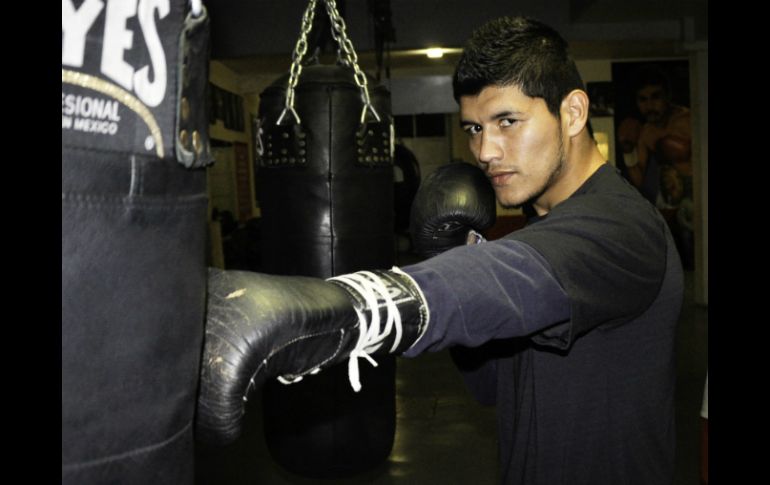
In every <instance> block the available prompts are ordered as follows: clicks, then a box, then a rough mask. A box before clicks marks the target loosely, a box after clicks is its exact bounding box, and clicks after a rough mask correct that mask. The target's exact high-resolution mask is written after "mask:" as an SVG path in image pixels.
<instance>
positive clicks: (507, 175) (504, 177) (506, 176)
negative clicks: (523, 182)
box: [487, 171, 516, 187]
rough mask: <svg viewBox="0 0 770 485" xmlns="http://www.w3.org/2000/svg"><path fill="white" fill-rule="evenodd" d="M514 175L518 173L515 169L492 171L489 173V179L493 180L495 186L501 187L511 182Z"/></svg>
mask: <svg viewBox="0 0 770 485" xmlns="http://www.w3.org/2000/svg"><path fill="white" fill-rule="evenodd" d="M514 175H516V172H515V171H510V172H491V173H488V174H487V177H489V181H490V182H492V185H493V186H496V187H500V186H503V185H505V184H507V183H508V182H510V180H511V178H513V176H514Z"/></svg>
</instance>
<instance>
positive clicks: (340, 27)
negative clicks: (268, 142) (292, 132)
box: [276, 0, 380, 125]
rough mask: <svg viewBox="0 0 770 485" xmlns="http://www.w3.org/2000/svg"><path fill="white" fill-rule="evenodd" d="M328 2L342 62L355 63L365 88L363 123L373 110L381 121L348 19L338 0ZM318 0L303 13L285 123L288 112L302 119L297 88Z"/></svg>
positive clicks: (358, 81) (359, 81)
mask: <svg viewBox="0 0 770 485" xmlns="http://www.w3.org/2000/svg"><path fill="white" fill-rule="evenodd" d="M322 1H323V2H324V3H325V4H326V13H327V14H328V15H329V19H330V20H331V24H332V37H334V40H335V41H336V42H337V45H338V46H339V47H338V48H337V58H338V59H339V60H340V62H341V63H343V64H345V65H347V66H349V67H352V68H353V71H354V75H353V79H354V80H355V82H356V85H357V86H358V87H359V88H360V89H361V98H362V100H363V103H364V108H363V110H362V111H361V124H364V121H365V120H366V112H367V111H369V112H371V113H372V115H374V118H375V119H376V120H377V121H378V122H379V121H380V115H379V114H377V110H375V109H374V106H373V105H372V100H371V98H370V97H369V88H368V81H367V79H366V74H364V72H363V71H361V68H359V67H358V55H356V50H355V48H354V47H353V43H352V42H351V41H350V39H349V38H348V35H347V33H346V27H345V21H344V20H343V19H342V17H340V14H339V12H338V10H337V3H336V2H335V0H322ZM315 4H316V0H310V2H309V3H308V6H307V9H306V10H305V13H304V15H303V16H302V28H301V30H300V36H299V39H297V45H296V46H295V47H294V53H293V55H292V61H291V69H290V71H289V83H288V85H287V87H286V103H285V105H284V108H283V111H282V112H281V115H280V116H279V117H278V121H276V124H277V125H280V124H281V121H283V117H284V116H285V115H286V113H287V112H290V113H291V114H292V116H293V117H294V120H295V121H296V122H297V124H299V123H300V118H299V115H298V114H297V112H296V111H295V110H294V89H295V88H296V87H297V82H298V81H299V75H300V73H301V72H302V58H303V57H305V54H306V53H307V36H308V34H309V33H310V30H311V29H312V28H313V16H314V15H315Z"/></svg>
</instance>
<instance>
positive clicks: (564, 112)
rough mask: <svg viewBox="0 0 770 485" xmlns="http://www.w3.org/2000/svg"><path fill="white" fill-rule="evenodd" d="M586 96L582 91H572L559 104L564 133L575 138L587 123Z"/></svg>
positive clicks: (587, 104)
mask: <svg viewBox="0 0 770 485" xmlns="http://www.w3.org/2000/svg"><path fill="white" fill-rule="evenodd" d="M588 109H589V101H588V95H587V94H586V92H585V91H583V90H582V89H574V90H572V91H571V92H570V93H569V94H567V96H565V97H564V99H563V100H562V102H561V119H562V123H563V124H564V131H565V132H566V133H567V134H568V135H569V136H570V137H573V136H576V135H577V134H579V133H580V132H581V131H582V130H583V128H585V126H586V123H588Z"/></svg>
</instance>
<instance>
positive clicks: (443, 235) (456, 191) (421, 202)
mask: <svg viewBox="0 0 770 485" xmlns="http://www.w3.org/2000/svg"><path fill="white" fill-rule="evenodd" d="M496 213H497V204H496V203H495V191H494V189H493V188H492V185H491V184H490V183H489V180H488V179H487V177H486V176H485V175H484V172H483V171H482V170H481V169H480V168H478V167H476V166H475V165H470V164H467V163H452V164H449V165H443V166H441V167H439V168H438V169H436V171H434V172H433V173H431V174H430V175H428V176H427V177H426V178H425V180H423V182H422V184H420V188H419V190H418V191H417V195H416V196H415V198H414V202H413V203H412V212H411V215H410V217H409V232H410V234H411V236H412V244H413V245H414V249H415V251H416V252H417V254H419V255H420V256H423V257H426V258H428V257H432V256H436V255H437V254H440V253H442V252H444V251H446V250H447V249H451V248H453V247H455V246H460V245H463V244H466V243H467V242H468V234H469V232H470V231H475V233H477V232H481V231H483V230H484V229H488V228H490V227H492V225H493V224H494V223H495V216H496ZM479 237H480V236H479Z"/></svg>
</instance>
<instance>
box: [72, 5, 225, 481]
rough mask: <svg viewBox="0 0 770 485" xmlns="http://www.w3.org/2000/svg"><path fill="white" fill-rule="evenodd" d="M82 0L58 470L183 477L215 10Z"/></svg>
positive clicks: (200, 284)
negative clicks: (211, 26) (210, 26)
mask: <svg viewBox="0 0 770 485" xmlns="http://www.w3.org/2000/svg"><path fill="white" fill-rule="evenodd" d="M79 3H80V4H79V6H78V7H75V6H74V5H73V3H72V2H63V3H62V326H61V337H62V356H61V357H62V483H67V484H77V485H83V484H104V483H111V484H112V483H116V484H117V483H120V484H126V483H130V484H134V483H137V484H150V483H169V484H171V483H173V484H191V483H193V470H194V467H193V427H192V422H193V414H194V409H195V402H196V390H197V382H198V372H199V361H200V354H201V342H202V337H203V320H204V313H203V311H204V305H205V291H206V268H205V235H206V225H205V224H206V209H207V200H206V186H205V182H206V174H205V171H204V170H202V169H200V168H199V167H202V166H204V165H206V164H207V163H209V162H210V159H211V158H210V150H209V140H208V116H207V114H206V107H205V105H204V104H203V103H204V102H205V100H206V99H207V96H206V86H207V82H208V17H207V15H206V11H205V9H203V10H201V11H199V12H195V13H191V12H190V11H189V8H190V7H189V2H188V1H187V0H174V1H171V2H154V3H153V2H139V3H138V6H137V2H128V3H123V4H121V2H113V1H111V2H104V3H103V2H79ZM121 5H122V8H121ZM125 39H133V41H132V42H125Z"/></svg>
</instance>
